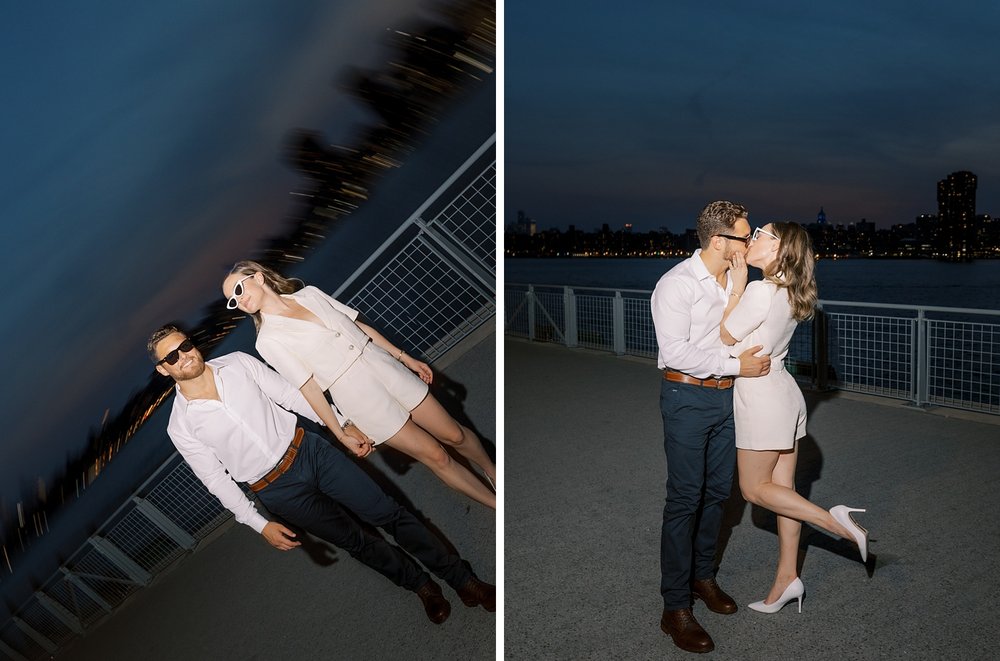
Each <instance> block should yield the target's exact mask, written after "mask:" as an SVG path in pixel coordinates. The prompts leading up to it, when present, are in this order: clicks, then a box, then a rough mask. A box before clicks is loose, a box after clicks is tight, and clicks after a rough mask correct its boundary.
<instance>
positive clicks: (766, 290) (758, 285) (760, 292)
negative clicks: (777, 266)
mask: <svg viewBox="0 0 1000 661" xmlns="http://www.w3.org/2000/svg"><path fill="white" fill-rule="evenodd" d="M777 291H778V285H776V284H774V283H773V282H771V281H770V280H766V279H764V280H754V281H753V282H748V283H747V288H746V290H744V292H743V295H744V296H746V295H747V294H750V295H751V296H754V295H756V296H774V294H775V292H777Z"/></svg>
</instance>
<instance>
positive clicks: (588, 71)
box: [503, 0, 1000, 232]
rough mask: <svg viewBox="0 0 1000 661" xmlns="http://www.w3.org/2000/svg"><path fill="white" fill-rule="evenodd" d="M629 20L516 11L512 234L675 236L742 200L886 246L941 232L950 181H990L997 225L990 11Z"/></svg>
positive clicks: (832, 10)
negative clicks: (524, 223) (869, 231)
mask: <svg viewBox="0 0 1000 661" xmlns="http://www.w3.org/2000/svg"><path fill="white" fill-rule="evenodd" d="M632 9H633V11H624V12H623V11H621V7H619V6H611V5H605V6H601V7H597V6H594V7H590V6H588V7H587V8H586V9H585V10H581V9H580V8H579V6H578V5H576V4H575V3H568V2H565V0H556V1H555V2H553V3H547V4H546V5H545V7H534V6H533V7H531V9H528V7H527V5H525V4H518V5H508V7H507V14H506V25H505V28H506V30H507V32H508V33H509V34H515V33H516V34H518V35H519V40H518V43H517V47H516V48H511V49H509V50H508V51H507V73H506V88H505V95H506V108H507V112H506V142H507V144H506V172H507V175H506V209H507V210H506V213H505V216H504V218H503V224H504V225H505V226H506V225H509V224H510V223H511V222H513V221H514V219H515V216H516V212H517V210H518V209H522V210H525V211H526V212H527V213H528V214H529V215H530V216H532V217H533V218H535V219H536V220H537V221H538V224H539V228H548V227H564V228H565V227H567V226H568V225H570V224H573V225H576V226H577V227H581V228H590V227H600V225H601V224H602V223H604V222H612V223H617V224H624V223H627V222H630V223H632V224H633V226H634V227H635V228H636V230H642V231H648V230H654V229H658V228H659V227H661V226H663V227H667V228H668V229H669V230H671V231H674V232H677V231H681V230H682V229H683V228H684V227H685V226H689V225H691V224H692V223H693V220H694V219H695V218H696V217H697V213H698V211H699V210H700V209H701V207H702V206H704V204H705V203H707V202H708V201H711V200H715V199H730V200H734V201H738V202H741V203H742V204H744V205H746V206H747V208H748V209H749V210H750V214H751V219H754V218H757V219H766V220H772V219H775V220H794V221H798V222H808V221H809V220H811V219H813V218H815V215H816V213H817V212H818V210H819V208H820V207H823V208H824V210H825V212H826V214H827V216H828V218H829V221H830V222H831V223H842V224H849V223H851V222H857V221H860V220H861V219H862V218H865V219H867V221H869V222H873V223H875V225H876V226H877V227H879V228H888V227H890V226H892V225H894V224H898V223H907V222H911V221H912V220H913V219H914V218H916V217H918V216H920V215H921V214H928V213H935V212H936V209H937V204H936V198H935V191H934V186H935V184H936V182H937V181H938V180H940V179H941V178H942V177H943V176H944V175H945V174H946V173H948V172H954V171H958V170H971V171H973V172H976V173H977V174H978V175H979V177H980V187H979V198H980V202H979V212H980V213H984V212H985V213H995V212H997V211H998V210H1000V188H998V187H997V186H996V185H995V182H997V181H1000V162H997V159H996V158H995V156H994V154H995V153H996V152H997V151H998V147H1000V124H998V123H997V121H996V119H995V117H994V116H993V113H992V111H991V110H989V109H990V108H992V107H995V105H996V104H997V102H1000V74H998V72H997V71H996V69H995V67H993V66H992V65H991V64H989V63H990V62H991V61H992V59H993V58H991V57H990V52H991V46H990V44H991V43H993V40H992V34H993V32H994V31H995V26H996V25H998V24H1000V8H998V7H997V6H994V5H988V4H985V3H977V2H957V3H953V4H952V5H949V10H948V11H947V12H942V11H941V10H940V6H939V5H938V4H936V3H934V4H931V3H927V2H918V3H912V2H902V1H901V0H893V1H890V2H885V3H875V4H872V3H863V2H859V1H857V0H851V1H848V2H845V3H839V4H836V5H815V4H797V5H792V6H789V5H788V4H787V3H783V2H763V3H755V4H753V5H747V4H745V3H734V2H723V3H721V4H717V5H712V6H706V5H703V4H699V3H693V2H680V3H671V4H670V5H657V6H648V5H641V6H639V5H635V6H633V7H632ZM552 25H558V26H559V29H558V30H556V29H552V28H551V27H550V26H552ZM556 54H558V56H556ZM751 222H753V220H751Z"/></svg>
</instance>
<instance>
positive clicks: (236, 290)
mask: <svg viewBox="0 0 1000 661" xmlns="http://www.w3.org/2000/svg"><path fill="white" fill-rule="evenodd" d="M255 275H256V273H251V274H250V275H248V276H246V277H245V278H240V280H239V282H237V283H236V286H235V287H233V295H232V296H230V297H229V300H228V301H227V302H226V309H227V310H235V309H236V308H237V307H238V306H239V304H240V302H239V301H238V300H236V299H238V298H239V297H240V296H242V295H243V281H244V280H247V279H249V278H252V277H254V276H255Z"/></svg>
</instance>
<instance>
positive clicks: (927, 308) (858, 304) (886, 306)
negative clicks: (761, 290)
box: [504, 282, 1000, 316]
mask: <svg viewBox="0 0 1000 661" xmlns="http://www.w3.org/2000/svg"><path fill="white" fill-rule="evenodd" d="M504 286H505V287H511V286H513V287H551V288H553V289H572V290H573V291H582V290H585V291H607V292H629V293H634V294H652V293H653V290H652V289H626V288H624V287H591V286H589V285H565V284H543V283H529V282H507V283H505V284H504ZM816 305H817V306H818V307H824V306H827V305H835V306H839V307H850V308H877V309H880V310H912V311H914V312H917V313H919V312H921V311H923V312H946V313H952V314H983V315H994V316H1000V310H987V309H982V308H951V307H944V306H940V305H907V304H904V303H865V302H862V301H834V300H828V299H823V298H821V299H819V300H818V301H816Z"/></svg>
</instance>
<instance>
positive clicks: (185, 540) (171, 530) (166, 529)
mask: <svg viewBox="0 0 1000 661" xmlns="http://www.w3.org/2000/svg"><path fill="white" fill-rule="evenodd" d="M132 502H133V503H135V507H136V509H138V510H139V511H140V512H142V514H143V516H145V517H146V518H147V519H149V520H150V522H152V523H153V525H155V526H156V527H157V528H159V529H160V530H162V531H163V533H164V534H166V535H167V537H169V538H170V539H172V540H173V542H174V544H177V546H179V547H181V548H182V549H184V550H185V551H190V550H192V549H194V547H195V545H196V542H195V541H194V537H192V536H191V535H189V534H188V533H187V531H185V530H184V529H182V528H181V527H180V526H178V525H177V524H176V523H174V522H173V521H171V520H170V518H168V517H167V515H166V514H164V513H163V512H161V511H160V509H159V508H158V507H156V505H153V503H151V502H149V501H148V500H146V499H145V498H140V497H139V496H132Z"/></svg>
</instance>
